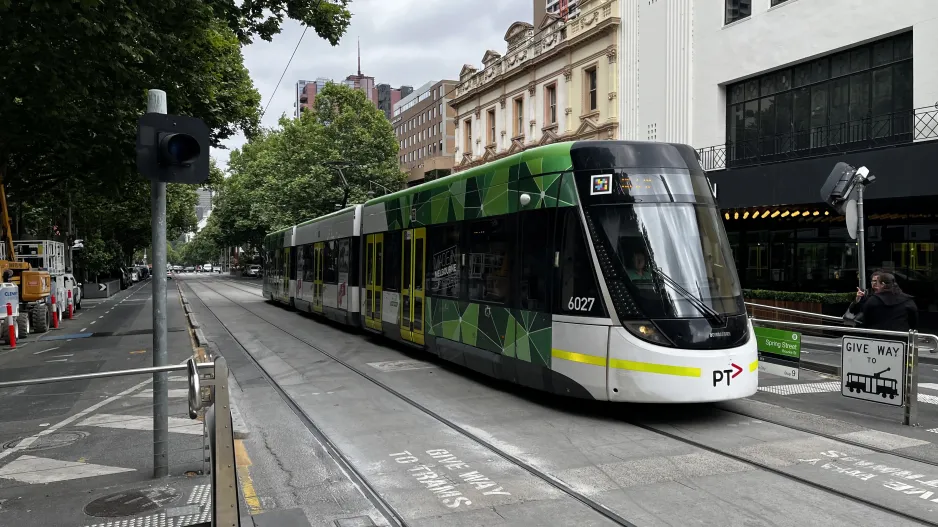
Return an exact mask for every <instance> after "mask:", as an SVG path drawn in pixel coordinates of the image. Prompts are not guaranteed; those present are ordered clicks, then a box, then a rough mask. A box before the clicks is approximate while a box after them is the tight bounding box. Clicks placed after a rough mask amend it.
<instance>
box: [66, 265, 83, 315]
mask: <svg viewBox="0 0 938 527" xmlns="http://www.w3.org/2000/svg"><path fill="white" fill-rule="evenodd" d="M64 278H65V291H69V290H71V291H72V306H73V307H74V308H75V310H76V311H77V310H79V309H81V284H80V283H79V282H78V280H76V279H75V275H73V274H72V273H65V275H64ZM63 306H65V307H64V309H63V312H65V311H66V310H68V296H66V297H65V303H64V304H63Z"/></svg>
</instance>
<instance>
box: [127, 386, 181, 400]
mask: <svg viewBox="0 0 938 527" xmlns="http://www.w3.org/2000/svg"><path fill="white" fill-rule="evenodd" d="M133 396H134V397H153V390H152V389H150V388H147V389H146V390H143V391H141V392H140V393H135V394H134V395H133ZM169 397H170V399H172V398H174V397H175V398H177V399H179V398H182V397H189V389H188V388H171V389H170V390H169Z"/></svg>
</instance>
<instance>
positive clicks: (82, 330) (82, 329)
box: [78, 328, 88, 333]
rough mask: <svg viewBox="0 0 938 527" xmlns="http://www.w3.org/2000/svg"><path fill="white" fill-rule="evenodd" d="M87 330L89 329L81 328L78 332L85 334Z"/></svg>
mask: <svg viewBox="0 0 938 527" xmlns="http://www.w3.org/2000/svg"><path fill="white" fill-rule="evenodd" d="M86 329H88V328H81V329H79V330H78V332H79V333H84V332H85V330H86Z"/></svg>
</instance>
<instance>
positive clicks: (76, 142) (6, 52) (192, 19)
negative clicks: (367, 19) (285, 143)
mask: <svg viewBox="0 0 938 527" xmlns="http://www.w3.org/2000/svg"><path fill="white" fill-rule="evenodd" d="M347 3H348V0H332V1H322V2H320V1H319V0H161V1H156V0H106V1H105V0H36V1H27V0H0V56H2V57H3V60H0V115H2V116H3V126H0V178H2V179H3V181H4V183H5V184H6V186H7V194H8V198H9V202H10V205H11V207H12V208H13V219H14V225H15V227H14V231H15V233H17V234H20V235H23V236H25V235H27V234H28V235H29V236H30V237H33V236H35V237H41V238H59V239H61V237H64V234H65V231H66V227H67V223H68V222H67V216H68V206H69V204H70V205H71V206H72V212H73V214H72V217H73V223H74V227H75V233H76V234H77V237H78V238H82V239H84V240H85V241H86V244H85V246H86V248H89V247H90V249H87V250H86V251H85V252H87V253H88V255H87V256H86V257H83V260H86V264H87V265H89V266H90V267H89V269H92V268H94V269H97V268H100V267H101V265H105V264H104V263H102V262H105V261H110V262H122V261H126V260H128V259H130V258H131V255H132V254H133V251H134V249H137V248H140V247H141V246H142V245H143V244H149V237H150V236H149V232H150V221H149V209H150V200H149V182H147V181H145V180H143V179H142V178H141V177H140V176H139V175H138V173H137V171H136V168H135V148H134V144H135V135H136V123H137V119H138V117H139V116H140V115H141V114H142V113H143V112H144V110H145V108H146V91H147V89H151V88H158V89H162V90H164V91H166V93H167V101H168V111H169V113H175V114H181V115H191V116H196V117H200V118H202V119H203V120H204V121H205V122H206V124H207V125H208V126H209V129H210V130H211V140H212V143H213V145H216V146H218V145H220V144H221V142H222V141H224V140H225V139H227V138H229V137H231V136H233V135H234V134H236V133H238V132H239V131H240V132H243V133H244V134H245V135H246V136H247V137H249V138H251V137H253V136H254V135H255V134H257V133H258V131H259V122H260V117H259V116H260V102H261V98H260V94H259V93H258V92H257V90H255V89H254V87H253V83H252V81H251V78H250V76H249V74H248V71H247V70H246V68H245V67H244V65H243V57H242V54H241V46H242V45H244V44H246V43H248V42H250V41H251V39H252V38H253V37H255V36H256V37H259V38H261V39H264V40H270V39H271V38H272V37H273V36H274V35H275V34H277V33H278V32H279V31H280V25H281V23H282V22H283V20H284V19H285V17H289V18H291V19H294V20H299V21H302V22H304V23H306V24H308V25H310V26H311V27H313V28H314V29H315V31H316V32H317V34H319V35H320V36H322V37H323V38H325V39H326V40H328V41H329V42H330V43H332V44H333V45H335V44H336V43H337V42H338V39H339V38H340V37H341V35H342V34H343V33H344V32H345V30H346V28H347V27H348V23H349V20H350V16H351V15H350V14H349V11H348V10H347V9H346V5H347ZM219 174H220V173H218V172H217V171H216V174H215V176H216V177H214V178H213V179H214V180H213V181H211V182H210V184H212V185H216V184H218V180H219V179H220V177H217V176H218V175H219ZM167 193H168V203H167V212H168V225H167V231H168V234H169V235H170V236H172V235H173V233H179V232H183V231H185V230H190V229H191V228H192V227H193V226H194V217H193V215H192V214H191V212H192V206H191V204H192V203H194V199H195V194H194V192H193V190H192V189H191V188H183V187H178V186H173V185H170V188H169V189H168V190H167ZM186 207H189V208H188V209H187V208H186Z"/></svg>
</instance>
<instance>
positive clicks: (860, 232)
mask: <svg viewBox="0 0 938 527" xmlns="http://www.w3.org/2000/svg"><path fill="white" fill-rule="evenodd" d="M865 188H866V185H865V184H863V183H861V184H860V185H859V188H858V189H857V242H858V244H859V247H858V249H859V251H860V254H859V255H857V256H858V258H857V264H858V265H857V267H859V269H857V270H858V271H859V272H860V289H862V290H864V291H866V289H867V283H866V229H865V227H864V225H865V224H866V218H864V217H863V190H864V189H865Z"/></svg>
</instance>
